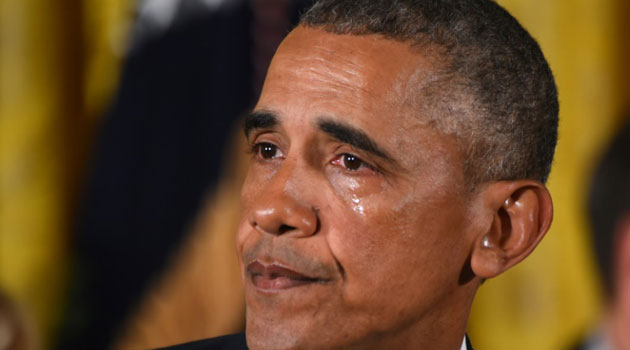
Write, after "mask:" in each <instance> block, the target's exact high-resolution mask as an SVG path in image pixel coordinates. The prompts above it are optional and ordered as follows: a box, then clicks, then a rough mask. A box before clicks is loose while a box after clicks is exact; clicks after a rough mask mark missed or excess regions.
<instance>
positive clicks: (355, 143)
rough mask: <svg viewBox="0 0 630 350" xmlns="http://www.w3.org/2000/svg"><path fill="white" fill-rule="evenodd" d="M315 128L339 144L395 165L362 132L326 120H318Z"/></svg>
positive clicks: (383, 151)
mask: <svg viewBox="0 0 630 350" xmlns="http://www.w3.org/2000/svg"><path fill="white" fill-rule="evenodd" d="M317 127H318V128H319V129H320V130H321V131H323V132H324V133H326V134H328V135H330V136H332V137H333V138H335V139H336V140H338V141H340V142H343V143H347V144H349V145H350V146H352V147H355V148H358V149H360V150H363V151H365V152H368V153H371V154H373V155H375V156H377V157H380V158H382V159H384V160H386V161H388V162H390V163H392V164H394V165H397V162H396V161H395V160H394V158H393V157H392V156H390V155H389V154H388V153H387V152H386V151H385V150H384V149H383V148H382V147H380V146H379V145H378V144H377V143H376V141H374V140H373V139H372V138H371V137H369V136H368V134H367V133H365V132H364V131H363V130H360V129H358V128H356V127H354V126H351V125H348V124H345V123H342V122H339V121H335V120H331V119H328V118H322V119H319V120H318V121H317Z"/></svg>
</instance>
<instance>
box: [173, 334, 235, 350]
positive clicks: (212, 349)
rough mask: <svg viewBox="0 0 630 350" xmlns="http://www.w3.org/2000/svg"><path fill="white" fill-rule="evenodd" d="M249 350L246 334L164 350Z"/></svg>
mask: <svg viewBox="0 0 630 350" xmlns="http://www.w3.org/2000/svg"><path fill="white" fill-rule="evenodd" d="M167 349H168V350H247V343H246V342H245V333H237V334H231V335H225V336H222V337H218V338H211V339H204V340H198V341H194V342H191V343H185V344H180V345H175V346H167V347H165V348H162V350H167Z"/></svg>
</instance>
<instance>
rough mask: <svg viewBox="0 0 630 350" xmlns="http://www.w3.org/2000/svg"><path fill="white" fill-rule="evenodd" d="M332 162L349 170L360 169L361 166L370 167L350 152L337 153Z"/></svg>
mask: <svg viewBox="0 0 630 350" xmlns="http://www.w3.org/2000/svg"><path fill="white" fill-rule="evenodd" d="M332 163H333V164H336V165H340V166H342V167H344V168H346V169H347V170H350V171H357V170H360V169H361V168H362V167H368V168H370V166H369V165H368V164H367V163H365V162H364V161H363V160H362V159H361V158H359V157H357V156H355V155H353V154H350V153H344V154H341V155H339V156H338V157H337V158H335V159H334V160H333V161H332Z"/></svg>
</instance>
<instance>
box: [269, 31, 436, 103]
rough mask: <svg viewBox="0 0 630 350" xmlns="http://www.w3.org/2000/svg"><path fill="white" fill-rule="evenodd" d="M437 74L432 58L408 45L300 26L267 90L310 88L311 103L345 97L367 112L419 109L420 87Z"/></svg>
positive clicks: (272, 70) (283, 50)
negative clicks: (316, 99) (432, 64)
mask: <svg viewBox="0 0 630 350" xmlns="http://www.w3.org/2000/svg"><path fill="white" fill-rule="evenodd" d="M432 75H433V70H432V66H431V63H430V60H429V59H428V58H426V57H424V56H423V55H421V54H419V53H418V51H417V50H415V51H414V49H413V48H412V47H411V46H409V45H408V44H406V43H402V42H397V41H393V40H388V39H385V38H383V37H381V36H378V35H362V36H359V35H338V34H333V33H329V32H326V31H324V30H322V29H317V28H307V27H298V28H296V29H295V30H294V31H292V32H291V33H290V34H289V36H288V37H287V38H286V39H285V40H284V41H283V43H282V45H281V46H280V47H279V49H278V52H277V53H276V56H275V57H274V59H273V61H272V64H271V66H270V68H269V72H268V77H267V82H266V84H265V88H268V87H269V86H272V87H273V88H274V90H275V91H276V92H279V91H278V90H283V89H284V90H285V91H284V93H291V92H297V91H300V92H302V93H303V92H307V91H308V92H309V94H310V95H309V96H304V97H310V100H311V102H312V100H313V99H314V98H320V100H319V101H320V102H325V101H329V100H331V99H332V100H336V101H335V103H337V102H339V100H345V101H347V102H348V104H353V105H354V106H353V107H358V108H360V109H363V110H364V111H374V110H378V109H383V108H387V109H389V110H390V112H393V113H401V112H402V111H401V109H402V108H403V107H407V108H409V109H410V110H411V109H413V108H410V107H417V104H418V103H420V102H421V101H418V95H419V94H418V91H419V90H421V88H422V86H423V84H424V83H426V82H429V81H430V80H431V77H432ZM278 80H279V81H278ZM264 90H265V89H264ZM267 90H268V89H267ZM263 92H266V91H263ZM294 97H295V96H294ZM294 102H297V101H294ZM392 108H394V110H392ZM406 112H409V111H406Z"/></svg>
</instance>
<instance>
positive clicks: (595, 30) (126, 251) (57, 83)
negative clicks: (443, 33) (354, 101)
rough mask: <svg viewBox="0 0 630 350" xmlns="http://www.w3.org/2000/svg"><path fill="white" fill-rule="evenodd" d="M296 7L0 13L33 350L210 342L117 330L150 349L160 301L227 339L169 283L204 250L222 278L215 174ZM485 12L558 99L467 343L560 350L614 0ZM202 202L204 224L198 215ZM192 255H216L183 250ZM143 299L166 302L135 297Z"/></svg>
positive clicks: (16, 286)
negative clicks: (519, 221) (547, 168)
mask: <svg viewBox="0 0 630 350" xmlns="http://www.w3.org/2000/svg"><path fill="white" fill-rule="evenodd" d="M309 3H310V1H297V0H295V1H291V0H276V1H274V0H251V1H245V0H242V1H241V0H229V1H221V0H197V1H195V0H146V1H132V0H90V1H77V0H74V1H70V0H58V1H54V2H51V1H39V0H0V290H3V291H4V293H6V294H7V296H8V298H9V299H10V300H11V301H12V302H13V303H14V304H15V305H16V307H17V308H18V309H19V310H20V312H21V313H22V314H23V315H24V319H25V321H24V322H26V323H27V324H29V325H31V326H32V327H31V326H29V327H31V328H32V332H30V333H29V334H30V336H31V337H33V338H34V339H35V344H34V345H33V347H35V348H37V347H42V348H64V349H69V348H86V344H89V346H90V348H104V347H107V346H109V345H111V344H114V343H117V344H135V345H138V346H140V345H146V346H148V345H152V346H157V345H168V341H169V340H170V341H175V340H186V339H188V338H190V337H193V338H194V337H195V336H212V335H216V334H215V333H220V332H221V330H223V329H226V328H225V327H224V328H221V327H219V328H216V327H214V326H212V325H211V322H210V321H208V320H204V321H203V322H207V323H203V322H202V323H203V325H206V326H203V325H202V326H201V327H197V328H196V329H195V332H194V333H192V332H191V333H189V334H185V335H182V334H179V335H178V334H174V335H172V336H171V337H170V338H168V337H166V338H163V339H162V340H161V341H164V342H166V343H162V344H149V343H146V342H145V343H143V342H142V341H143V340H142V339H140V340H139V339H133V336H132V337H131V339H130V337H129V336H124V334H128V333H129V332H130V331H129V329H131V330H136V329H137V328H134V327H135V326H134V322H140V323H142V324H144V325H148V326H147V328H146V329H144V330H143V331H142V332H145V333H146V334H149V335H148V336H147V337H148V338H157V337H152V336H151V334H152V332H153V333H156V332H161V331H160V329H162V330H163V329H164V327H165V326H164V325H162V326H161V327H162V328H160V326H159V325H158V324H160V322H161V321H159V320H158V319H160V317H161V318H162V319H163V318H164V317H165V316H164V315H165V311H162V312H161V313H160V312H157V311H155V310H169V308H168V307H165V306H164V305H163V304H164V303H171V304H172V305H179V304H178V303H183V302H188V303H192V302H196V301H197V300H198V301H199V303H200V305H201V306H200V307H199V309H195V308H192V307H190V305H188V307H189V308H190V309H191V313H194V311H196V310H209V311H212V312H216V314H217V315H222V316H221V317H220V318H227V319H230V320H231V321H230V322H231V323H232V325H231V326H230V327H232V328H236V329H237V328H238V327H239V326H240V325H241V323H240V322H239V320H240V319H241V317H242V307H241V306H239V305H241V301H240V294H239V292H238V291H236V292H235V293H234V294H233V295H214V296H212V298H218V300H219V302H215V303H214V304H213V303H210V304H208V303H206V304H203V300H204V298H205V297H209V296H208V295H207V294H203V293H199V294H198V295H197V298H198V299H195V298H188V299H187V300H185V301H182V298H181V297H176V295H180V296H181V295H182V293H183V292H182V291H181V290H177V287H173V286H177V285H181V284H183V283H184V282H185V278H189V279H200V278H203V276H207V274H208V273H209V272H208V271H207V270H205V269H201V270H199V269H197V270H195V269H194V268H189V267H190V266H199V265H200V264H206V263H207V262H208V261H207V260H203V259H206V258H205V257H207V256H214V257H216V258H215V260H214V261H213V264H214V265H213V267H214V268H215V269H218V270H220V269H221V268H222V265H221V266H218V265H220V264H221V261H222V260H221V259H222V257H223V255H222V253H221V252H223V251H228V250H230V249H231V246H230V241H231V239H229V237H230V236H229V235H230V234H231V233H232V232H231V230H232V228H231V226H230V223H231V222H232V221H233V220H234V215H233V214H230V213H232V212H233V211H229V212H223V211H221V210H225V208H227V207H230V208H232V207H237V204H236V203H234V201H233V200H230V198H234V197H235V196H237V193H238V184H237V183H235V182H237V181H236V180H234V181H232V182H229V181H227V182H226V180H223V179H224V178H225V177H226V176H227V177H229V178H232V179H238V174H237V173H239V172H240V173H242V172H243V170H242V169H241V168H238V166H234V163H238V162H237V161H235V159H237V158H238V156H239V155H238V154H235V153H228V151H229V150H230V149H233V148H234V147H229V146H227V145H231V143H230V142H233V141H231V138H232V137H231V135H232V130H233V128H234V126H235V125H236V124H237V121H238V118H239V117H240V116H241V115H242V114H243V113H244V112H245V111H246V110H247V108H249V107H251V105H252V104H253V103H254V101H255V99H256V96H257V93H258V90H259V88H260V84H261V83H262V79H263V78H264V72H265V68H266V65H267V64H268V61H269V59H270V57H271V54H272V53H273V49H274V48H275V46H276V45H277V44H278V43H279V41H280V40H281V38H282V36H283V35H284V34H286V33H287V30H288V29H289V28H290V26H291V24H292V23H295V21H296V20H297V16H298V13H299V12H300V11H302V10H303V9H304V8H305V7H306V6H308V4H309ZM499 3H500V4H502V5H504V6H505V7H506V8H507V9H508V10H509V11H510V12H512V14H513V15H514V16H515V17H517V18H518V19H519V20H520V21H521V23H522V24H523V25H524V26H525V27H526V28H527V29H528V30H529V31H530V32H531V33H532V35H533V36H534V37H535V38H537V39H538V40H539V42H540V44H541V46H542V49H543V52H544V53H545V55H546V57H547V58H548V60H549V62H550V64H551V68H552V70H553V71H554V74H555V76H556V79H557V83H558V86H559V92H560V103H561V112H560V113H561V114H560V118H561V123H560V136H559V137H560V139H559V144H558V149H557V154H556V161H555V164H554V167H553V170H552V174H551V178H550V182H549V188H550V190H551V192H552V196H553V198H554V203H555V221H554V224H553V226H552V229H551V232H549V234H548V236H547V237H546V238H545V240H543V242H542V244H541V246H540V247H539V248H538V249H537V250H536V251H535V252H534V254H533V255H532V256H531V257H530V258H529V259H528V260H526V261H525V262H524V263H523V264H521V265H519V266H517V267H516V268H515V269H514V270H512V271H510V272H508V273H507V274H505V275H504V276H501V277H499V278H497V279H494V280H490V281H488V282H486V283H485V284H484V285H483V286H482V288H481V290H480V292H479V294H478V297H477V299H476V302H475V305H474V308H473V313H472V316H471V319H470V325H469V331H470V333H471V337H472V339H473V342H474V344H475V346H476V347H478V348H481V349H504V348H505V346H506V344H511V345H510V348H512V349H559V348H566V346H567V344H570V343H571V342H573V341H575V340H576V339H577V338H579V337H580V336H582V335H584V334H585V333H586V332H588V331H589V329H590V328H591V327H594V326H595V324H596V322H597V318H598V314H599V310H600V307H601V291H600V287H599V277H598V276H597V274H596V270H595V267H594V263H593V259H594V257H593V253H592V252H591V250H590V246H591V242H590V239H589V236H588V228H587V227H588V225H587V222H586V219H585V201H586V192H587V187H588V182H589V177H590V174H591V170H592V167H593V164H594V162H595V160H596V158H597V157H598V155H599V153H600V152H601V151H602V148H603V147H604V146H605V145H606V143H607V140H608V139H609V138H610V137H611V135H612V134H613V133H614V131H615V130H616V129H617V128H618V126H619V125H620V123H621V121H622V118H623V115H624V113H627V112H628V111H629V110H630V107H629V106H630V103H629V101H630V70H629V69H628V65H629V64H630V55H629V52H628V50H629V47H630V28H629V27H628V23H630V6H629V3H628V1H627V0H500V1H499ZM629 157H630V155H629ZM225 169H235V170H233V171H232V172H230V171H226V170H225ZM238 169H241V170H238ZM226 174H229V175H226ZM204 207H205V208H215V209H216V210H214V209H212V210H210V211H211V212H214V213H218V214H217V215H215V216H218V217H214V218H210V219H207V220H206V219H205V218H199V217H198V215H197V212H198V211H199V209H200V208H204ZM219 214H220V215H219ZM206 221H207V222H210V223H209V224H204V222H206ZM226 222H227V224H226ZM217 223H221V224H217ZM196 232H201V233H196ZM203 235H207V236H208V237H219V236H221V237H223V236H225V235H227V237H228V239H221V240H212V239H210V238H207V239H208V240H204V239H205V238H203V237H205V236H203ZM195 237H196V238H195ZM187 242H188V243H187ZM190 242H197V243H198V244H193V243H190ZM200 242H201V243H200ZM203 242H207V243H208V246H213V245H214V246H213V247H214V248H212V249H209V251H204V250H203V249H202V250H199V249H198V250H199V251H195V250H194V249H195V248H194V247H200V246H204V244H203ZM208 252H211V254H209V253H208ZM187 256H188V257H189V258H188V259H187V258H185V257H187ZM195 257H200V258H199V259H197V258H195ZM201 257H204V258H203V259H202V258H201ZM169 266H170V267H171V268H169ZM173 266H174V267H173ZM226 268H228V267H226ZM164 271H166V272H164ZM185 271H199V272H198V273H189V276H187V277H181V276H182V275H186V272H185ZM213 271H214V272H212V273H219V272H216V271H215V270H213ZM182 278H184V280H181V279H182ZM169 281H177V282H169ZM169 286H170V287H169ZM199 288H204V289H207V288H211V286H209V285H208V284H204V283H200V285H199ZM235 288H236V289H237V288H238V287H237V286H236V287H235ZM152 293H153V294H155V293H157V295H160V296H164V298H161V297H160V298H158V299H160V300H165V301H164V302H163V303H162V304H160V305H158V306H156V304H155V303H152V302H150V301H146V300H150V299H151V297H150V296H151V295H152ZM221 298H225V300H231V301H230V302H222V300H223V299H221ZM221 307H223V308H224V309H225V310H218V309H219V308H221ZM211 314H214V313H211ZM229 314H231V315H233V316H232V317H231V318H230V317H227V316H225V315H229ZM147 315H148V316H147ZM156 315H157V316H156ZM160 315H161V316H160ZM166 315H168V314H166ZM134 320H140V321H134ZM147 320H148V321H147ZM151 320H153V321H151ZM191 323H194V322H191ZM152 324H155V327H153V328H152V326H151V325H152ZM213 327H214V328H213ZM188 328H191V327H188ZM192 328H194V327H192ZM142 332H140V331H135V332H134V331H132V332H131V333H135V334H138V333H142ZM182 332H183V331H182ZM175 333H177V332H175ZM145 338H146V337H145ZM120 339H122V340H120ZM125 339H127V340H125ZM514 339H518V340H519V342H518V344H515V343H514V342H513V340H514ZM125 342H126V343H125Z"/></svg>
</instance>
